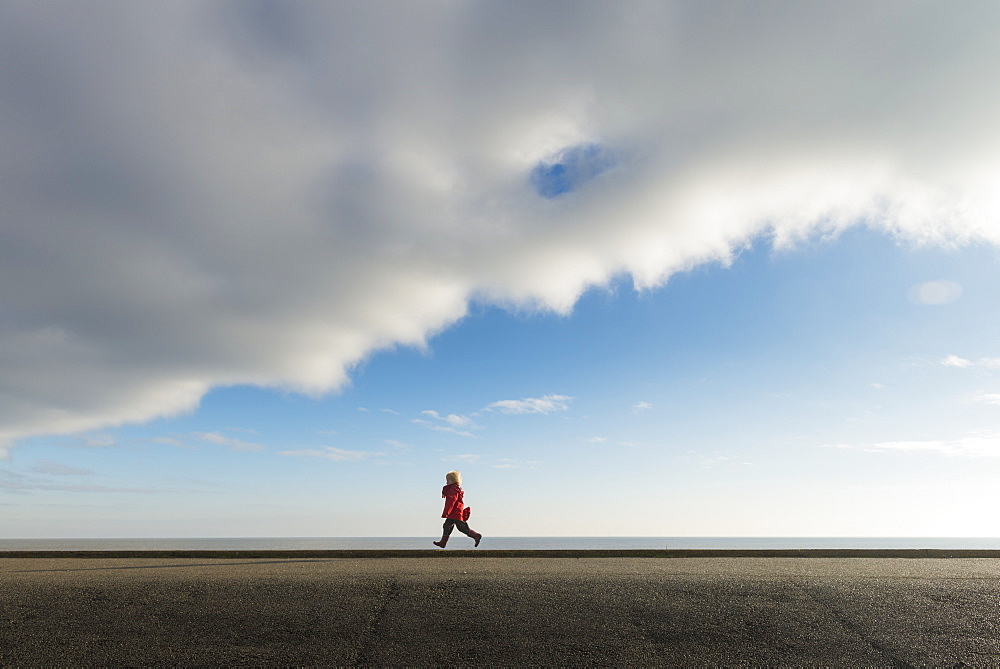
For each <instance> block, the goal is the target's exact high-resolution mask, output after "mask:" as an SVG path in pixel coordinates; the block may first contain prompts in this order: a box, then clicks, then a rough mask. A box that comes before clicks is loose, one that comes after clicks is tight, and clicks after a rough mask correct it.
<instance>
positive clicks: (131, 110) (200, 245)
mask: <svg viewBox="0 0 1000 669" xmlns="http://www.w3.org/2000/svg"><path fill="white" fill-rule="evenodd" d="M998 25H1000V6H997V5H995V4H994V3H968V4H964V5H963V6H962V8H961V11H959V10H958V9H957V8H956V7H955V6H953V5H947V4H942V3H932V2H905V3H893V2H883V3H877V4H874V5H873V4H871V3H860V2H859V3H851V2H836V3H833V2H831V3H791V2H790V3H725V2H713V3H695V2H685V3H664V2H648V3H647V2H633V3H610V2H601V3H587V2H570V3H557V2H553V3H537V2H524V3H519V2H503V3H478V2H476V3H462V2H431V1H427V2H419V3H414V2H400V3H391V2H379V3H370V2H341V3H294V2H283V3H268V2H232V3H226V2H194V3H186V2H171V3H136V2H131V1H123V2H88V3H74V2H37V1H31V2H18V1H7V2H4V3H2V4H0V145H2V151H0V442H2V443H3V444H6V445H7V446H9V445H10V444H12V443H14V441H15V440H16V439H18V438H21V437H25V436H29V435H35V434H46V433H59V432H72V431H79V430H86V429H92V428H97V427H100V426H107V425H113V424H117V423H121V422H125V421H139V420H145V419H149V418H151V417H154V416H159V415H167V414H171V413H175V412H178V411H183V410H186V409H190V408H191V407H193V406H195V405H196V404H197V402H198V400H199V398H200V397H201V396H202V394H203V393H204V392H206V391H207V390H208V389H209V388H211V387H213V386H217V385H226V384H241V383H250V384H260V385H266V386H280V387H285V388H290V389H294V390H300V391H304V392H323V391H326V390H330V389H334V388H336V387H338V385H340V384H342V383H343V382H344V381H345V379H346V374H347V372H348V371H349V370H350V367H351V365H352V364H353V363H356V362H357V361H358V360H360V359H362V358H363V357H364V356H366V355H368V354H370V353H371V352H372V351H373V350H377V349H379V348H382V347H388V346H393V345H397V344H420V343H422V342H423V341H425V339H426V337H427V336H428V335H429V334H430V333H433V332H435V331H438V330H440V329H441V328H444V327H447V326H448V325H449V324H450V323H453V322H454V321H455V320H456V319H459V318H460V317H461V316H462V315H463V314H464V313H465V309H466V304H467V303H468V301H469V300H470V299H486V300H497V301H500V302H504V303H511V304H527V305H535V306H543V307H549V308H555V309H563V310H565V309H568V308H571V306H572V304H573V303H574V301H575V300H576V298H577V297H578V296H579V294H580V293H581V291H582V290H584V289H585V288H586V287H587V286H589V285H594V284H600V283H602V282H606V281H607V280H609V278H611V277H613V276H615V275H618V274H622V273H629V274H631V275H632V276H633V277H634V279H635V281H636V283H637V285H640V286H648V285H657V284H658V283H661V282H662V281H664V280H665V279H666V278H667V277H669V276H670V274H671V273H673V272H676V271H679V270H681V269H684V268H687V267H691V266H693V265H696V264H698V263H701V262H705V261H708V260H718V259H722V260H725V259H726V258H727V257H729V255H730V254H731V253H732V251H733V249H736V248H739V247H741V246H744V245H746V244H747V243H749V242H750V241H751V240H754V239H756V238H759V237H762V236H764V237H771V238H772V239H773V240H775V241H776V243H785V242H787V241H789V240H794V239H796V238H798V237H801V236H804V235H811V234H815V233H816V232H822V233H828V232H835V231H837V230H839V229H841V228H843V227H845V226H848V225H854V224H858V223H863V224H866V225H870V226H874V227H877V228H881V229H884V230H886V231H887V232H889V233H890V234H894V235H898V236H900V237H903V238H907V239H911V240H915V241H918V242H932V243H951V242H965V241H970V240H983V239H984V240H988V241H990V242H997V241H1000V226H998V217H1000V203H998V199H997V197H996V196H995V195H994V194H993V192H994V190H995V183H997V181H998V177H1000V158H998V156H1000V130H998V128H997V124H996V122H995V119H996V118H998V117H1000V88H998V87H997V86H996V81H997V74H998V65H997V63H1000V44H998V42H997V40H996V39H995V33H996V29H997V26H998ZM581 146H583V147H586V146H596V147H599V151H600V153H601V155H603V156H605V157H606V156H613V161H611V162H613V166H612V167H611V168H610V169H606V170H605V171H603V172H601V173H599V174H597V172H600V170H594V169H589V168H588V169H583V170H582V172H581V173H584V174H585V175H586V176H587V177H588V178H589V177H592V178H589V181H586V183H581V184H579V187H578V188H577V189H576V190H575V191H573V192H570V193H563V194H560V195H556V196H554V197H542V196H540V195H539V193H538V191H536V189H535V188H534V187H533V185H532V180H531V174H532V170H533V169H534V168H536V166H537V165H538V164H539V163H540V162H544V161H546V160H548V161H549V162H551V161H552V160H555V158H553V157H554V156H556V157H557V156H559V155H560V152H563V154H562V155H567V154H566V153H565V150H566V149H572V147H581ZM602 169H603V167H602ZM595 174H596V176H595ZM0 451H2V447H0Z"/></svg>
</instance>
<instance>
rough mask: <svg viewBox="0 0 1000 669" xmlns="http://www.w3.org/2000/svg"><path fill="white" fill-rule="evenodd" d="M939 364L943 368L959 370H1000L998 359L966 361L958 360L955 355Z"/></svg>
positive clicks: (963, 359)
mask: <svg viewBox="0 0 1000 669" xmlns="http://www.w3.org/2000/svg"><path fill="white" fill-rule="evenodd" d="M941 364H942V365H944V366H945V367H958V368H961V369H968V368H970V367H979V368H982V369H987V370H1000V358H979V359H978V360H967V359H965V358H960V357H959V356H957V355H949V356H948V357H946V358H945V359H944V360H942V361H941Z"/></svg>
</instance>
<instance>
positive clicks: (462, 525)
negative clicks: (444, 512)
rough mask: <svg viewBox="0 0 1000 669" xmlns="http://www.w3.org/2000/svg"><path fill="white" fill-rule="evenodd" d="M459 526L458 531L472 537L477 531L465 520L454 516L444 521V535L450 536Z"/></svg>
mask: <svg viewBox="0 0 1000 669" xmlns="http://www.w3.org/2000/svg"><path fill="white" fill-rule="evenodd" d="M456 527H457V528H458V531H459V532H461V533H462V534H464V535H465V536H467V537H472V536H473V535H474V534H475V533H474V532H473V531H472V530H470V529H469V524H468V523H467V522H465V521H464V520H455V519H454V518H448V519H446V520H445V521H444V534H443V535H442V536H446V537H450V536H451V531H452V529H454V528H456Z"/></svg>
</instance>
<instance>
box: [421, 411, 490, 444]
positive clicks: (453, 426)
mask: <svg viewBox="0 0 1000 669" xmlns="http://www.w3.org/2000/svg"><path fill="white" fill-rule="evenodd" d="M420 413H421V414H423V415H425V416H430V417H431V418H433V419H434V420H436V421H438V423H433V422H431V421H426V420H423V419H422V418H414V419H413V421H412V422H413V423H416V424H417V425H423V426H424V427H426V428H429V429H431V430H437V431H438V432H451V433H452V434H457V435H459V436H461V437H472V438H473V439H475V438H476V435H474V434H473V433H471V432H469V431H468V430H460V429H458V428H461V427H467V428H470V429H474V430H481V429H482V428H481V427H480V426H479V425H476V423H475V422H474V421H473V420H472V419H471V418H469V417H468V416H459V415H457V414H448V415H447V416H442V415H440V414H438V412H437V411H432V410H429V409H428V410H426V411H421V412H420ZM440 423H444V425H441V424H440Z"/></svg>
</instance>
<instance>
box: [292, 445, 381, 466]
mask: <svg viewBox="0 0 1000 669" xmlns="http://www.w3.org/2000/svg"><path fill="white" fill-rule="evenodd" d="M278 455H287V456H291V457H301V458H321V459H324V460H333V461H334V462H358V461H360V460H365V459H367V458H371V457H381V456H384V455H385V453H378V452H374V451H348V450H344V449H342V448H334V447H333V446H324V447H323V448H304V449H300V450H289V451H278Z"/></svg>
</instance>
